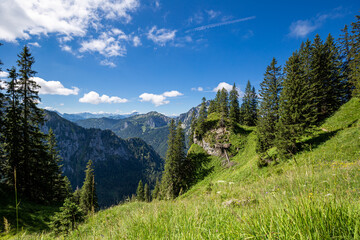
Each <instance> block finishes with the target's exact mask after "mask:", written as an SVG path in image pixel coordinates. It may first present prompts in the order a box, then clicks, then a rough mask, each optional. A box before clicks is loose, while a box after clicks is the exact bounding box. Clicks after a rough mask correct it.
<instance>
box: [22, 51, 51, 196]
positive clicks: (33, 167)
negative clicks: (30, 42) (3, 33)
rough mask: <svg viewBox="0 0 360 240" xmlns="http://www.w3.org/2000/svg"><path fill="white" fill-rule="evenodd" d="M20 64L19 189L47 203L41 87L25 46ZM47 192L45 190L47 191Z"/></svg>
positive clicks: (32, 60) (32, 59) (33, 61)
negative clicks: (20, 145)
mask: <svg viewBox="0 0 360 240" xmlns="http://www.w3.org/2000/svg"><path fill="white" fill-rule="evenodd" d="M18 57H19V59H18V60H17V64H18V66H19V75H18V77H19V78H18V81H17V86H16V87H17V88H18V91H19V93H20V94H19V95H20V109H21V121H22V124H21V126H22V129H21V133H22V139H23V141H22V143H23V144H22V148H23V149H22V151H21V165H20V166H19V168H18V169H17V173H18V180H19V181H18V182H19V187H20V190H21V191H22V192H24V193H25V194H26V195H27V196H28V197H29V198H31V199H34V200H39V201H46V197H47V196H46V195H47V194H48V193H46V192H44V190H45V189H44V188H46V186H47V184H48V183H47V180H48V179H45V178H43V177H42V176H43V174H44V173H42V172H41V171H44V170H46V169H44V168H43V165H44V161H46V159H44V158H46V157H47V153H46V146H45V144H44V142H45V141H46V138H45V135H44V134H43V133H42V132H41V131H40V125H42V124H43V123H44V115H43V110H42V109H40V108H38V107H37V104H38V102H39V101H40V98H39V96H38V89H39V85H37V84H36V82H35V80H34V79H33V77H34V76H35V74H36V72H35V71H34V70H32V66H33V64H34V63H35V60H34V58H33V57H32V56H31V53H30V49H29V48H28V47H27V46H25V47H24V48H23V51H22V52H21V53H20V54H19V55H18ZM45 191H46V190H45Z"/></svg>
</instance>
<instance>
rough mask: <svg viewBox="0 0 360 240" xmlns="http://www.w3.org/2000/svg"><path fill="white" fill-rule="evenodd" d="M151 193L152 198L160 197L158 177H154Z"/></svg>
mask: <svg viewBox="0 0 360 240" xmlns="http://www.w3.org/2000/svg"><path fill="white" fill-rule="evenodd" d="M151 195H152V196H151V197H152V199H158V198H159V197H160V196H159V195H160V182H159V179H158V178H156V183H155V187H154V190H153V191H152V194H151Z"/></svg>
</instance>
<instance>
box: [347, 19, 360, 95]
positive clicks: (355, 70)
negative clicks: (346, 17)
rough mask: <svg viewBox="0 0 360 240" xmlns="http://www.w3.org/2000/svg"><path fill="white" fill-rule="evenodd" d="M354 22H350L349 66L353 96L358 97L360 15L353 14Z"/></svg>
mask: <svg viewBox="0 0 360 240" xmlns="http://www.w3.org/2000/svg"><path fill="white" fill-rule="evenodd" d="M355 17H356V22H353V23H351V33H352V36H351V50H350V55H351V58H352V59H351V61H350V63H349V67H350V69H351V72H350V81H351V83H352V84H353V86H354V90H353V96H356V97H360V67H359V66H360V15H357V16H355Z"/></svg>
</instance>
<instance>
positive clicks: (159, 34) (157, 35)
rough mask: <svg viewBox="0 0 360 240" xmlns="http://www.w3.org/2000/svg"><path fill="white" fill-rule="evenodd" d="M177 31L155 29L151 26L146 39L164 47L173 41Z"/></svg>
mask: <svg viewBox="0 0 360 240" xmlns="http://www.w3.org/2000/svg"><path fill="white" fill-rule="evenodd" d="M176 32H177V30H169V29H165V28H161V29H157V27H156V26H153V27H152V28H151V29H150V31H149V32H148V34H147V37H148V39H150V40H152V41H153V42H154V43H156V44H158V45H160V46H165V44H166V43H167V42H169V41H172V40H174V38H175V35H176Z"/></svg>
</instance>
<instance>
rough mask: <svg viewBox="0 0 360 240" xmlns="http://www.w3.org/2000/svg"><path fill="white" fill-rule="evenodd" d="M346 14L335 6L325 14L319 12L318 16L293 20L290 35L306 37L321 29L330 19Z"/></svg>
mask: <svg viewBox="0 0 360 240" xmlns="http://www.w3.org/2000/svg"><path fill="white" fill-rule="evenodd" d="M342 16H344V11H343V9H342V8H341V7H340V8H335V9H333V10H332V11H330V12H328V13H325V14H317V15H316V17H314V18H311V19H305V20H297V21H295V22H292V23H291V25H290V27H289V29H290V32H289V34H288V35H289V36H290V37H295V38H304V37H306V36H307V35H309V34H310V33H312V32H314V31H315V30H316V29H319V28H320V27H321V26H322V25H323V24H324V23H325V22H326V21H327V20H328V19H336V18H340V17H342Z"/></svg>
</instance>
